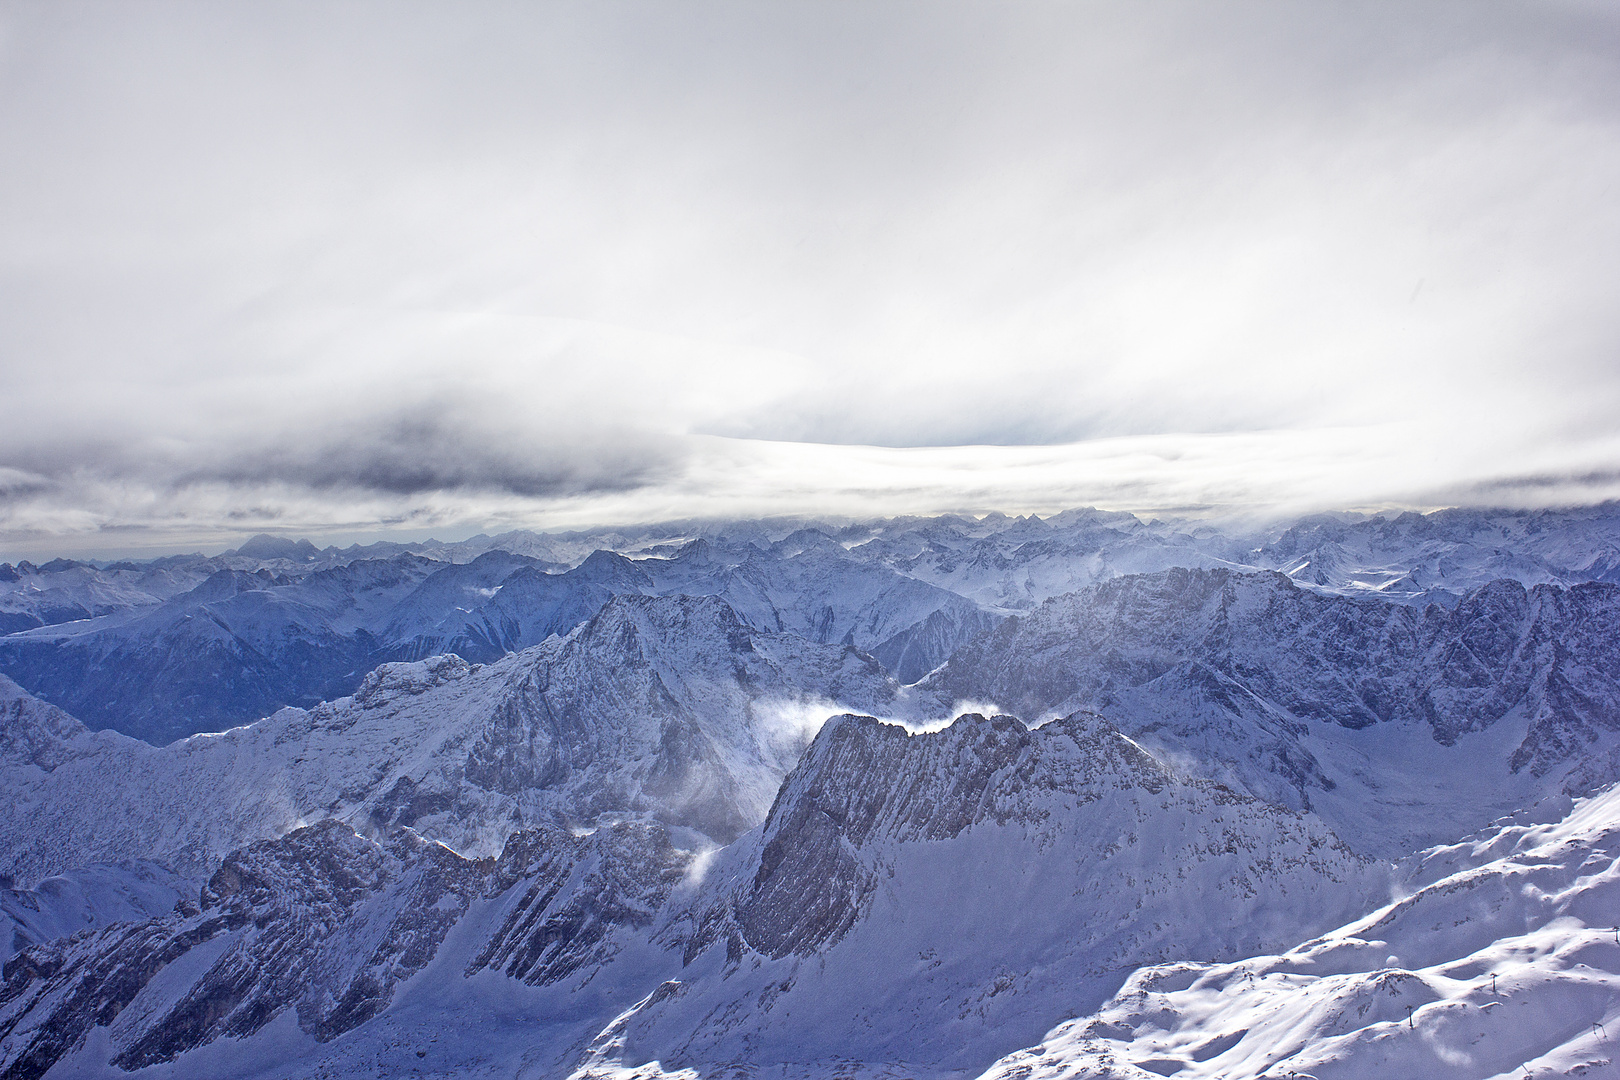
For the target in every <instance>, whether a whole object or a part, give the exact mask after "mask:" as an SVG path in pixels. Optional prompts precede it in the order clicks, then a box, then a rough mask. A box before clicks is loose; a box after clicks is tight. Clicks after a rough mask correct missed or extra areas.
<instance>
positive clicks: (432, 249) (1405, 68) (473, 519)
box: [0, 0, 1620, 558]
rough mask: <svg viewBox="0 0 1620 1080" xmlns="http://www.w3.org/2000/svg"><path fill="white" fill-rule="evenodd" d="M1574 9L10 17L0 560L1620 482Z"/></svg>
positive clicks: (1619, 364)
mask: <svg viewBox="0 0 1620 1080" xmlns="http://www.w3.org/2000/svg"><path fill="white" fill-rule="evenodd" d="M1617 284H1620V8H1617V7H1615V6H1614V5H1612V4H1607V3H1590V4H1580V3H1551V2H1543V3H1534V4H1532V3H1517V4H1511V5H1506V4H1489V3H1481V2H1478V0H1468V2H1465V3H1456V4H1445V3H1433V2H1426V3H1423V4H1395V3H1389V4H1378V3H1361V2H1358V3H1346V4H1327V3H1307V2H1298V3H1280V2H1278V3H1267V4H1259V5H1243V4H1233V3H1224V2H1223V3H1219V4H1217V3H1208V4H1197V5H1194V4H1172V3H1165V4H1152V5H1142V4H1134V3H1131V4H1127V3H1123V2H1121V3H1117V4H1082V3H1062V4H1041V3H1026V4H1016V5H1009V4H1004V3H994V4H991V3H985V4H941V3H933V2H930V3H916V4H898V3H881V2H879V3H865V2H863V3H859V4H856V3H844V2H833V0H823V2H818V3H799V4H795V3H781V2H776V0H772V2H768V3H766V2H758V3H748V4H728V3H718V2H706V3H686V2H681V3H657V2H651V0H643V2H636V3H624V4H617V3H611V2H608V3H604V2H591V3H579V4H570V3H546V4H539V3H529V2H524V3H512V4H490V3H482V4H481V3H466V2H459V3H454V4H451V3H442V4H435V5H427V4H408V3H398V2H389V3H385V4H365V3H338V4H331V3H309V4H298V3H252V4H249V3H239V4H222V3H195V4H182V5H173V4H162V3H156V2H142V3H138V4H131V3H106V4H74V3H69V2H63V0H55V2H52V3H49V4H42V3H33V2H28V3H14V2H0V558H6V557H12V558H15V557H21V556H24V555H29V556H33V555H37V554H42V553H48V552H63V553H74V552H92V553H113V552H124V551H136V550H157V549H162V548H185V549H192V548H196V547H204V548H210V547H211V548H218V547H221V546H228V545H229V544H231V543H234V542H235V540H236V539H238V538H240V537H242V536H245V535H247V534H249V533H253V532H258V531H279V532H287V533H290V534H293V535H309V536H311V537H313V538H315V539H317V540H319V539H321V538H322V537H332V538H336V537H352V536H356V535H362V534H368V533H373V532H376V533H382V532H390V531H391V532H393V533H395V534H398V535H418V536H420V535H426V534H428V533H436V534H438V535H439V536H440V537H441V538H448V537H453V536H456V535H467V534H469V533H471V532H474V531H479V530H486V531H496V530H502V529H506V528H512V527H517V526H528V527H541V528H545V527H556V526H579V525H584V524H590V523H601V522H611V523H618V522H627V521H639V520H655V519H662V518H670V517H684V516H690V515H707V514H754V513H793V512H812V513H821V512H826V513H847V514H869V513H881V514H887V513H900V512H929V511H943V510H968V511H981V512H982V511H987V510H991V509H1000V510H1004V511H1007V512H1023V511H1037V512H1046V511H1051V510H1057V509H1061V508H1063V507H1066V506H1073V505H1086V504H1097V505H1103V506H1108V507H1115V508H1121V509H1130V510H1137V511H1144V512H1154V511H1158V512H1165V511H1187V510H1209V511H1216V512H1226V511H1238V512H1243V513H1280V512H1293V511H1295V510H1302V509H1315V508H1326V507H1373V506H1382V505H1403V506H1419V507H1432V506H1439V505H1454V504H1501V505H1515V506H1518V505H1548V504H1559V503H1580V502H1593V501H1597V500H1601V499H1606V498H1613V497H1617V496H1620V424H1617V422H1616V416H1617V415H1620V413H1617V410H1620V298H1617V296H1616V292H1617Z"/></svg>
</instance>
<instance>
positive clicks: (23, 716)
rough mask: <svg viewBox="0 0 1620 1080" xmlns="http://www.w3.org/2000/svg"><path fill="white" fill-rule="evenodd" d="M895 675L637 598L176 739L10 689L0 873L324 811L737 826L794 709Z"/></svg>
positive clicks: (791, 731) (768, 791) (764, 797)
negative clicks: (559, 634) (151, 741)
mask: <svg viewBox="0 0 1620 1080" xmlns="http://www.w3.org/2000/svg"><path fill="white" fill-rule="evenodd" d="M8 685H11V684H8ZM897 690H898V686H897V684H896V683H895V682H894V680H893V679H891V678H890V677H889V676H887V675H886V674H885V673H884V672H883V670H882V669H881V668H880V667H878V666H877V664H876V663H875V662H874V661H872V660H871V658H870V657H867V656H864V655H862V654H860V653H858V652H857V651H856V650H854V649H853V648H851V647H849V646H843V645H818V644H813V643H811V642H807V641H804V640H803V639H802V638H799V637H796V636H793V635H788V634H773V633H765V632H762V631H758V630H755V629H753V628H751V627H749V626H747V625H746V624H744V623H743V622H742V621H741V620H740V619H739V618H738V617H737V615H736V614H735V613H734V612H733V611H732V610H731V609H730V608H729V607H728V606H727V605H726V604H725V603H723V602H722V601H720V600H718V599H714V598H693V597H641V596H627V597H620V598H617V599H615V600H614V601H612V602H611V603H609V604H608V605H607V606H606V607H605V608H604V609H603V610H602V611H601V612H600V613H598V614H597V615H596V616H594V617H593V618H592V619H591V620H589V621H588V622H587V623H585V624H584V625H582V626H581V627H580V628H579V629H578V630H576V631H574V632H573V633H572V634H571V635H570V636H569V637H567V638H552V639H550V640H549V641H547V642H545V643H542V644H541V645H538V646H535V647H534V648H532V649H528V650H525V651H524V652H521V653H514V654H511V655H508V656H505V657H503V658H501V659H500V660H498V661H497V662H495V663H493V664H489V665H483V666H479V665H474V664H469V663H467V662H466V661H465V660H462V659H461V658H459V657H455V656H449V657H435V658H430V659H428V660H424V661H417V662H414V663H403V664H388V665H384V666H383V667H380V668H378V669H377V670H376V671H374V672H372V673H371V674H370V675H368V676H367V678H366V680H365V682H364V683H363V684H362V685H361V687H360V688H359V689H358V690H357V691H356V693H355V694H354V695H353V696H352V697H348V698H342V699H339V700H337V701H333V702H328V703H325V704H323V705H321V706H318V707H316V708H314V709H311V710H307V711H306V710H303V709H283V710H281V711H280V712H278V713H276V714H275V715H274V716H271V717H269V718H267V719H265V720H262V721H259V722H258V723H255V724H252V725H248V726H245V727H239V728H234V729H232V730H229V731H225V732H221V733H217V734H211V735H197V736H193V737H191V738H189V739H184V740H181V741H179V742H176V743H174V744H171V745H169V746H166V747H154V746H150V745H147V744H145V743H141V742H138V741H136V740H133V739H129V738H126V737H124V736H121V735H117V734H115V733H113V732H89V731H87V730H85V729H84V728H83V727H82V725H79V724H77V723H76V722H75V721H73V720H72V718H71V717H68V716H66V714H64V713H62V712H61V710H59V709H56V708H55V707H53V706H50V705H46V704H44V703H42V702H38V701H35V700H33V699H31V698H28V697H27V695H25V694H22V692H21V691H20V690H18V689H16V688H15V686H14V685H11V689H10V690H9V691H6V693H8V694H9V695H10V696H9V699H7V698H3V697H0V707H4V708H5V709H6V710H7V713H6V716H7V718H8V719H7V722H6V724H5V726H4V727H3V728H0V737H3V740H4V741H3V742H0V786H3V787H4V790H5V791H6V792H7V793H8V795H9V797H8V798H7V799H6V800H3V801H0V833H3V834H4V835H6V836H7V837H8V842H7V843H6V844H5V845H4V848H3V849H0V855H3V856H4V858H5V860H6V862H5V863H4V864H0V873H8V874H10V875H12V876H13V877H14V878H15V879H16V880H17V881H18V882H20V883H31V882H33V881H36V880H38V879H39V878H41V877H45V876H48V875H50V874H53V873H59V872H62V871H63V870H67V869H71V868H73V867H77V866H84V865H88V864H90V863H93V862H106V861H117V860H125V859H156V860H159V861H163V862H166V863H168V864H169V865H171V866H172V867H173V868H174V869H176V870H177V871H179V872H181V873H183V874H187V875H193V876H195V875H202V874H205V873H207V872H209V871H210V870H211V868H212V867H213V866H214V865H215V864H216V863H217V861H218V860H219V859H220V858H221V857H223V856H224V855H225V854H226V853H227V852H229V851H232V850H234V849H235V848H237V847H240V846H241V845H243V844H245V843H249V842H252V841H254V840H257V839H261V838H267V837H274V836H279V835H281V834H282V833H285V832H287V831H288V830H290V829H293V828H296V827H298V826H300V825H303V824H307V823H313V822H317V821H320V820H323V819H326V818H339V819H342V820H345V821H348V822H350V823H352V824H354V825H355V826H356V827H358V828H360V829H362V830H366V829H369V828H373V827H385V826H395V825H409V826H411V827H412V828H414V829H416V830H417V831H419V832H420V833H421V834H422V835H424V836H428V837H431V838H433V839H436V840H439V841H441V842H444V843H447V844H449V845H450V846H451V847H453V848H455V849H456V850H457V851H461V852H464V853H467V854H471V855H488V854H494V853H496V852H498V851H500V850H501V847H502V845H503V844H504V843H505V840H506V837H507V836H508V835H509V834H510V833H512V832H513V831H515V830H517V829H521V828H523V827H524V826H525V825H529V824H536V823H542V822H547V823H562V824H565V825H570V824H584V825H591V824H594V823H596V822H597V821H599V820H613V819H616V818H619V817H626V816H643V817H648V816H650V817H653V818H657V819H659V820H664V821H667V822H670V823H671V824H674V825H680V826H684V827H689V828H692V829H696V830H698V831H700V832H703V833H706V834H708V835H709V836H711V837H714V838H717V839H720V840H728V839H730V838H731V837H733V836H735V835H737V834H738V833H740V832H742V831H744V830H745V829H747V828H749V827H750V826H752V825H753V824H755V823H756V822H758V821H759V820H760V819H761V818H763V817H764V815H765V812H766V810H767V809H768V808H769V805H770V800H771V798H772V797H773V795H774V794H775V791H776V788H777V785H778V783H779V782H780V780H781V778H782V776H783V775H784V774H785V773H786V772H787V770H788V769H789V768H791V767H792V765H793V763H794V761H796V760H797V757H798V754H799V753H800V751H801V750H802V749H803V747H804V746H805V745H806V744H807V742H808V740H809V737H810V736H811V735H812V734H813V733H814V732H813V730H810V729H806V728H805V727H803V726H802V725H800V724H799V723H796V722H792V721H791V720H784V717H785V716H789V715H791V714H792V713H793V712H794V710H795V709H797V710H803V709H807V708H808V709H814V708H815V707H817V706H818V705H823V706H824V709H825V711H824V712H822V716H825V715H826V713H827V712H836V711H838V710H839V709H840V708H857V709H862V710H867V711H878V712H882V711H887V710H888V708H889V706H890V705H891V704H892V702H893V700H894V697H895V694H896V692H897ZM818 719H819V718H818Z"/></svg>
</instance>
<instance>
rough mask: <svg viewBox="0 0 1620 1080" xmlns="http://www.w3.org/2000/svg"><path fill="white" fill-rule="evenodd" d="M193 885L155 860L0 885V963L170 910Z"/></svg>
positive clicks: (102, 866) (143, 920)
mask: <svg viewBox="0 0 1620 1080" xmlns="http://www.w3.org/2000/svg"><path fill="white" fill-rule="evenodd" d="M194 891H195V890H194V887H193V884H192V883H191V882H189V881H187V880H186V879H184V878H182V877H180V876H179V875H177V874H174V873H172V872H170V871H169V870H167V869H166V868H164V867H162V866H159V865H158V864H156V863H125V864H123V865H121V866H108V865H98V866H90V867H86V868H84V869H82V870H73V871H70V872H69V873H66V874H62V875H60V876H57V877H51V878H46V879H45V880H44V881H41V882H40V883H39V884H37V885H35V886H34V888H32V889H12V888H0V965H4V964H5V962H6V961H7V960H10V959H11V957H12V956H13V955H14V954H16V953H17V952H19V951H21V950H23V949H26V948H30V947H31V946H34V945H39V944H42V943H44V942H47V941H55V940H56V939H57V938H61V937H67V936H68V935H70V934H76V933H78V932H79V931H81V930H90V929H95V928H97V927H101V926H106V925H107V924H109V923H115V922H145V921H147V920H148V919H152V918H155V917H157V916H159V915H165V914H167V913H168V912H170V911H171V910H173V909H174V906H175V905H176V904H177V903H178V902H179V901H180V899H181V897H182V896H183V895H186V894H189V893H191V892H194Z"/></svg>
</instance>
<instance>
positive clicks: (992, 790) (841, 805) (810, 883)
mask: <svg viewBox="0 0 1620 1080" xmlns="http://www.w3.org/2000/svg"><path fill="white" fill-rule="evenodd" d="M1170 779H1171V777H1170V774H1169V773H1168V772H1166V771H1165V769H1164V767H1163V766H1162V765H1160V764H1159V763H1158V762H1157V761H1155V760H1154V759H1153V758H1151V757H1149V756H1148V755H1147V754H1146V753H1144V752H1143V751H1142V750H1141V749H1139V748H1138V747H1136V746H1135V744H1133V743H1131V742H1130V740H1128V739H1126V738H1124V737H1123V736H1122V735H1120V734H1119V733H1118V732H1117V731H1115V730H1114V729H1113V728H1112V727H1110V726H1109V725H1108V724H1107V723H1106V722H1105V721H1103V720H1102V719H1101V718H1100V717H1096V716H1089V715H1083V714H1076V715H1075V716H1071V717H1069V718H1067V719H1065V720H1057V721H1053V722H1052V723H1050V724H1047V725H1045V726H1044V727H1042V728H1040V729H1039V730H1036V731H1030V730H1029V729H1027V728H1025V726H1024V725H1023V723H1022V722H1021V721H1019V720H1016V719H1014V718H1013V717H1010V716H994V717H989V718H986V717H984V716H980V715H979V714H977V713H970V714H968V715H965V716H962V717H960V718H958V719H957V720H956V722H955V723H953V724H952V725H951V726H950V727H948V728H946V729H945V730H943V731H940V732H938V733H935V734H931V735H912V734H910V733H909V732H907V731H905V730H904V729H903V728H899V727H896V726H894V725H892V724H886V723H883V722H881V721H878V720H874V719H872V718H871V717H863V716H851V715H846V716H841V717H835V718H834V719H832V720H830V721H828V723H827V726H826V727H825V728H823V730H822V732H821V734H820V735H819V736H818V737H817V738H816V741H815V743H814V744H813V746H812V747H811V750H810V752H809V753H808V754H806V755H805V759H804V760H803V761H802V762H801V763H800V764H799V766H798V767H797V768H796V769H795V770H794V772H793V774H792V775H791V776H789V777H788V779H787V781H786V782H785V783H784V784H783V785H782V791H781V794H780V795H778V796H777V800H776V805H775V806H773V807H772V808H771V815H770V817H769V818H767V819H766V822H765V827H764V836H763V839H764V846H763V849H762V851H761V853H760V859H759V867H758V870H757V872H756V873H755V874H754V877H753V880H752V882H750V883H749V885H748V886H747V888H746V889H745V890H744V892H743V893H742V895H740V896H739V897H737V900H736V907H735V915H736V920H737V925H738V928H739V929H740V931H741V934H742V938H743V940H744V941H745V942H746V943H747V944H748V945H749V946H750V947H752V948H753V949H755V950H756V951H758V952H761V953H764V954H766V955H768V956H772V957H781V956H786V955H788V954H789V953H799V954H804V953H809V952H812V951H815V950H816V949H818V948H821V947H823V946H825V945H827V944H829V943H832V942H836V941H838V940H839V939H840V938H841V937H843V935H844V934H845V932H847V931H848V929H849V928H850V926H852V925H853V924H854V922H855V920H856V919H857V918H858V917H859V915H860V912H861V908H862V905H863V903H864V901H865V898H866V897H867V896H869V895H870V894H871V892H872V890H873V888H874V887H875V885H876V878H875V874H874V871H873V869H872V867H871V866H870V864H869V863H867V862H866V861H865V860H863V859H862V858H861V852H862V849H864V848H866V847H867V846H868V844H869V842H870V841H871V840H872V839H873V838H874V837H881V838H882V839H883V840H884V841H885V842H887V843H915V842H919V841H929V840H946V839H951V838H953V837H956V836H958V835H959V834H960V833H961V832H962V831H963V830H964V829H966V828H968V827H969V826H971V825H973V824H975V823H977V822H979V821H985V820H991V821H995V822H997V823H998V824H1006V823H1007V822H1008V821H1011V820H1016V819H1021V818H1025V817H1028V816H1030V815H1039V814H1040V813H1042V812H1043V811H1041V810H1040V809H1039V808H1038V807H1039V804H1038V803H1037V802H1036V801H1032V800H1031V799H1030V798H1028V797H1027V796H1028V795H1029V794H1030V793H1031V792H1032V791H1035V790H1039V789H1042V788H1044V789H1047V790H1052V789H1059V790H1062V791H1064V792H1065V793H1067V794H1070V795H1074V796H1078V798H1079V799H1080V800H1081V801H1087V800H1090V799H1093V798H1095V797H1096V795H1097V793H1098V791H1100V790H1101V788H1102V787H1103V786H1105V785H1106V786H1120V787H1124V786H1134V787H1140V788H1141V789H1142V790H1143V791H1145V792H1147V793H1149V794H1156V793H1157V792H1159V791H1161V790H1163V788H1164V787H1165V785H1166V784H1168V783H1169V782H1170ZM709 934H710V937H711V938H712V935H713V930H712V929H711V930H710V931H709Z"/></svg>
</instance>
